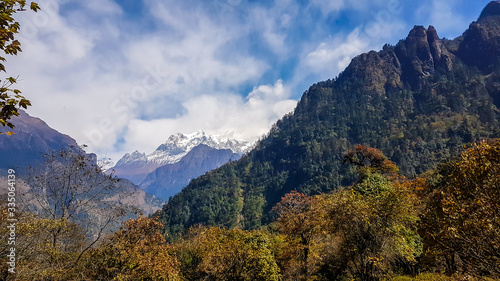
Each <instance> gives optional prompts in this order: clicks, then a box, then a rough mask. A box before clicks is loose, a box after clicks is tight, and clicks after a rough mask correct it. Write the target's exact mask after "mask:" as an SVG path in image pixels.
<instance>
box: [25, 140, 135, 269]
mask: <svg viewBox="0 0 500 281" xmlns="http://www.w3.org/2000/svg"><path fill="white" fill-rule="evenodd" d="M26 183H27V184H28V186H29V189H28V190H27V191H26V192H25V194H23V196H21V197H20V198H21V199H22V200H23V205H24V207H25V208H26V210H27V211H28V212H29V213H32V214H35V215H36V216H37V217H38V218H40V219H45V220H50V222H51V223H52V224H53V225H52V227H50V228H47V229H45V231H46V232H47V231H48V232H49V234H50V237H51V238H50V241H48V242H47V244H46V247H48V248H50V249H52V250H54V251H55V250H56V249H58V248H60V247H69V244H71V243H73V244H78V245H80V246H79V248H78V249H79V250H78V252H79V254H77V255H76V256H75V257H74V259H73V262H74V263H77V262H78V261H79V260H80V259H81V257H82V255H83V254H84V253H85V252H86V251H88V250H89V249H90V248H91V247H92V246H93V245H95V244H96V243H97V242H98V241H99V240H101V239H102V238H103V237H104V236H105V234H107V232H109V230H110V229H111V227H112V226H113V224H115V223H116V221H117V219H118V218H120V217H122V216H124V215H125V214H126V212H127V208H126V206H122V205H119V204H117V203H114V202H112V201H110V200H106V198H107V197H109V196H110V195H112V194H115V193H116V192H117V189H118V188H119V187H117V184H118V180H117V179H116V178H115V177H114V176H113V175H106V174H104V173H103V170H102V167H101V166H100V165H99V164H98V163H97V162H96V159H95V156H94V155H91V154H86V153H85V152H84V151H82V150H81V149H80V148H79V147H68V148H64V149H62V150H60V151H53V152H51V153H48V154H47V155H45V162H44V163H43V164H42V165H41V166H37V167H30V169H29V170H28V173H27V176H26ZM68 225H77V226H78V227H79V229H80V230H82V231H84V232H83V233H82V235H81V236H80V241H76V240H74V239H73V240H71V241H70V240H67V239H66V238H65V237H66V236H67V235H69V234H70V233H69V232H71V231H72V230H71V228H68V227H67V226H68ZM44 241H45V240H44ZM71 266H73V264H72V265H71Z"/></svg>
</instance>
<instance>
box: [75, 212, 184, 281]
mask: <svg viewBox="0 0 500 281" xmlns="http://www.w3.org/2000/svg"><path fill="white" fill-rule="evenodd" d="M161 229H163V225H162V224H161V223H160V222H158V221H157V220H156V219H150V218H145V217H142V216H140V217H139V218H137V219H131V220H128V221H126V222H125V224H124V226H123V227H122V228H121V229H120V230H119V231H118V232H116V233H115V234H114V235H112V236H111V237H110V239H109V241H107V242H106V243H104V244H102V245H101V246H100V247H98V248H96V249H92V250H90V254H89V255H87V256H86V257H85V260H84V262H83V264H82V265H81V268H80V272H81V273H80V275H81V276H80V277H79V279H78V280H151V281H153V280H155V281H156V280H158V281H165V280H180V278H179V263H178V261H177V260H176V258H175V257H173V256H171V255H170V254H169V251H170V249H171V247H170V246H169V245H167V244H166V243H165V238H164V237H163V235H162V234H161V233H160V231H161Z"/></svg>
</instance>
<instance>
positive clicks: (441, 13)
mask: <svg viewBox="0 0 500 281" xmlns="http://www.w3.org/2000/svg"><path fill="white" fill-rule="evenodd" d="M461 2H462V0H449V1H440V0H431V3H427V4H426V5H422V6H421V7H420V8H419V9H418V10H417V16H418V17H419V18H420V19H421V20H422V22H424V23H425V24H426V25H433V26H434V27H435V28H436V30H437V32H438V35H439V36H446V37H448V38H455V37H456V36H459V35H460V34H461V33H462V32H464V31H465V30H466V29H467V27H468V25H469V23H470V22H469V21H468V20H466V19H465V17H464V16H462V15H460V13H458V12H457V11H456V8H457V7H459V6H460V5H461Z"/></svg>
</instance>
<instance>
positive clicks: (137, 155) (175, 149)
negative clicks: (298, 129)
mask: <svg viewBox="0 0 500 281" xmlns="http://www.w3.org/2000/svg"><path fill="white" fill-rule="evenodd" d="M201 144H204V145H207V146H209V147H212V148H215V149H230V150H231V151H232V152H234V153H236V154H239V155H242V154H243V153H245V152H246V151H247V150H248V149H249V148H250V147H251V143H248V142H246V141H241V140H236V139H232V138H229V137H226V136H221V135H209V134H207V133H205V132H204V131H197V132H194V133H191V134H182V133H177V134H174V135H171V136H170V137H169V138H168V139H167V141H166V142H165V143H163V144H161V145H160V146H158V148H157V149H156V150H155V151H153V152H152V153H151V154H149V155H146V154H145V153H142V152H139V151H135V152H133V153H127V154H125V155H124V156H123V157H122V158H121V159H120V160H119V161H118V162H117V163H116V165H115V166H114V167H113V168H111V169H110V170H114V171H115V175H117V176H123V177H125V178H128V179H130V180H132V182H134V183H136V184H139V183H140V182H141V181H142V179H144V177H145V176H146V175H147V174H149V173H150V172H152V171H154V170H155V169H156V168H158V167H161V166H164V165H168V164H174V163H177V162H179V161H180V160H181V159H182V158H183V157H184V156H186V155H187V154H188V153H189V152H190V151H191V150H192V149H193V148H195V147H197V146H199V145H201Z"/></svg>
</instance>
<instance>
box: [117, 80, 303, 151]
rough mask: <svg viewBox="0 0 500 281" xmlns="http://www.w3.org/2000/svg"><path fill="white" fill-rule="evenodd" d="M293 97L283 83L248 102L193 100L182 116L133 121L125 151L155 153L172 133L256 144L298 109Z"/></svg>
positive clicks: (263, 88)
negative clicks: (228, 136)
mask: <svg viewBox="0 0 500 281" xmlns="http://www.w3.org/2000/svg"><path fill="white" fill-rule="evenodd" d="M289 96H290V93H289V92H288V91H287V89H286V88H285V86H284V85H283V82H282V81H281V80H279V81H277V82H276V83H275V84H274V85H262V86H259V87H256V88H254V89H253V91H252V92H251V93H249V94H248V96H247V98H246V99H244V98H242V97H241V96H239V95H234V94H225V95H219V96H215V95H202V96H197V97H193V98H192V99H190V100H187V101H186V102H184V103H183V107H184V108H185V111H186V112H185V114H183V115H181V116H177V117H173V118H163V119H156V120H151V121H145V120H139V119H136V120H133V121H131V122H130V124H129V126H128V131H127V135H126V137H125V139H126V140H127V142H126V143H125V144H124V150H125V151H131V150H133V149H136V148H137V147H141V148H143V149H145V152H151V151H153V150H154V149H155V148H156V147H157V146H158V145H159V144H161V143H163V142H165V140H166V139H167V138H168V137H169V136H170V135H171V134H174V133H176V132H185V133H191V132H194V131H197V130H205V131H206V132H208V133H214V134H221V133H225V132H228V131H230V132H232V133H233V136H234V137H235V138H239V139H243V140H249V141H254V140H256V139H257V138H258V137H259V136H261V135H263V134H265V133H267V132H268V131H269V129H270V128H271V126H272V124H273V123H274V122H276V120H277V119H279V118H281V117H282V116H283V115H284V114H286V113H288V112H290V111H292V110H293V109H294V108H295V106H296V104H297V101H295V100H291V99H289ZM159 128H161V129H159Z"/></svg>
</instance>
